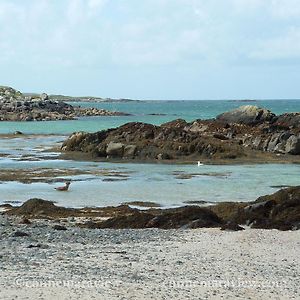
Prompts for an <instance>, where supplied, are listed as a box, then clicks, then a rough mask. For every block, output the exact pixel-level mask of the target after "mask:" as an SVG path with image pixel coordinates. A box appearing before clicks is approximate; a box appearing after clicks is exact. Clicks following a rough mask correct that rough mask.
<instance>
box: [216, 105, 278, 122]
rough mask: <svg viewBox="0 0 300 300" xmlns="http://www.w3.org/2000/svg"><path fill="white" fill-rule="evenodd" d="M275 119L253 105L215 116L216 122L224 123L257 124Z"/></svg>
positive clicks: (265, 110)
mask: <svg viewBox="0 0 300 300" xmlns="http://www.w3.org/2000/svg"><path fill="white" fill-rule="evenodd" d="M274 117H275V114H273V113H272V112H271V111H269V110H267V109H264V108H260V107H257V106H254V105H244V106H241V107H239V108H237V109H234V110H232V111H229V112H225V113H223V114H220V115H218V116H217V120H219V121H222V122H226V123H243V124H257V123H262V122H265V121H271V120H272V119H273V118H274Z"/></svg>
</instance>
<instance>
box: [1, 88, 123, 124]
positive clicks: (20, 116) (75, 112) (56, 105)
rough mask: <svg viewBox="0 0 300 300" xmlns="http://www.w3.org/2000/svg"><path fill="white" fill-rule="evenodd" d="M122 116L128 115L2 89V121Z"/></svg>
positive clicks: (11, 89)
mask: <svg viewBox="0 0 300 300" xmlns="http://www.w3.org/2000/svg"><path fill="white" fill-rule="evenodd" d="M120 115H128V114H126V113H122V112H111V111H107V110H105V109H97V108H82V107H76V106H72V105H70V104H67V103H65V102H63V101H55V100H50V99H49V97H48V95H47V94H45V93H43V94H41V95H36V96H33V95H32V96H24V95H23V94H22V93H21V92H19V91H16V90H14V89H13V88H10V87H0V121H52V120H73V119H76V118H78V117H88V116H120Z"/></svg>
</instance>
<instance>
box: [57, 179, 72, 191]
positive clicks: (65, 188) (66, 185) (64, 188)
mask: <svg viewBox="0 0 300 300" xmlns="http://www.w3.org/2000/svg"><path fill="white" fill-rule="evenodd" d="M70 184H71V182H70V181H67V182H66V183H65V186H59V187H56V188H54V189H55V190H57V191H60V192H66V191H67V190H68V189H69V186H70Z"/></svg>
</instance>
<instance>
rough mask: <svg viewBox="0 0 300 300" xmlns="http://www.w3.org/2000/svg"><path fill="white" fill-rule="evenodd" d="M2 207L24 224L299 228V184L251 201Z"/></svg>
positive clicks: (34, 201)
mask: <svg viewBox="0 0 300 300" xmlns="http://www.w3.org/2000/svg"><path fill="white" fill-rule="evenodd" d="M146 204H147V203H146ZM139 205H142V204H141V203H140V204H139ZM147 205H148V204H147ZM147 205H145V206H147ZM2 208H3V209H4V212H3V214H5V215H8V216H18V217H21V218H22V220H23V221H22V222H26V223H28V224H31V221H32V220H35V219H48V220H60V222H62V223H64V224H68V226H70V225H71V226H78V227H81V228H90V229H97V228H98V229H101V228H102V229H104V228H113V229H142V228H160V229H195V228H221V229H222V230H233V231H235V230H243V229H244V228H243V227H241V226H249V227H250V228H256V229H278V230H299V229H300V186H298V187H290V188H286V189H281V190H279V191H278V192H276V193H274V194H272V195H267V196H262V197H259V198H258V199H257V200H255V201H252V202H220V203H215V204H211V205H209V206H205V207H203V205H202V206H201V205H200V206H198V205H188V206H183V207H178V208H169V209H161V208H156V207H155V208H153V207H151V208H149V209H147V210H145V209H143V210H140V209H138V208H134V207H132V206H130V205H120V206H117V207H114V206H111V207H102V208H88V207H87V208H82V209H75V208H65V207H60V206H56V205H55V204H54V203H53V202H50V201H46V200H42V199H30V200H28V201H26V202H25V203H23V204H22V205H21V206H20V207H13V206H11V205H9V204H4V205H2ZM24 220H26V221H24ZM30 220H31V221H30ZM64 229H65V230H66V229H67V228H66V227H64Z"/></svg>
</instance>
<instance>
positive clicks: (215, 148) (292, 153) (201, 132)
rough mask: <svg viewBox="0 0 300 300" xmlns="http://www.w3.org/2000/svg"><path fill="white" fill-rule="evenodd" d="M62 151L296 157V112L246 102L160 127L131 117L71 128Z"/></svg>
mask: <svg viewBox="0 0 300 300" xmlns="http://www.w3.org/2000/svg"><path fill="white" fill-rule="evenodd" d="M62 150H63V151H64V152H65V153H69V154H70V153H72V152H79V153H82V154H86V155H88V156H90V157H93V158H103V159H122V160H132V159H134V160H137V161H147V160H148V161H155V160H157V161H172V160H173V161H180V160H183V161H195V160H204V161H216V160H217V161H222V160H224V161H226V160H227V161H231V162H234V161H241V160H245V161H251V160H253V161H255V160H261V161H262V162H268V161H274V160H290V159H292V161H293V162H300V113H286V114H283V115H279V116H276V115H275V114H274V113H272V112H270V111H268V110H266V109H262V108H259V107H257V106H252V105H246V106H242V107H240V108H238V109H236V110H233V111H230V112H226V113H224V114H221V115H219V116H217V117H216V119H212V120H196V121H193V122H190V123H188V122H186V121H185V120H182V119H178V120H174V121H171V122H168V123H165V124H162V125H161V126H155V125H152V124H146V123H139V122H132V123H127V124H125V125H122V126H120V127H118V128H114V129H108V130H103V131H99V132H96V133H86V132H76V133H74V134H72V135H71V136H70V137H69V138H68V139H67V140H66V141H65V142H64V144H63V145H62Z"/></svg>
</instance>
